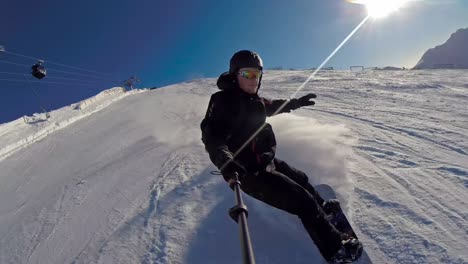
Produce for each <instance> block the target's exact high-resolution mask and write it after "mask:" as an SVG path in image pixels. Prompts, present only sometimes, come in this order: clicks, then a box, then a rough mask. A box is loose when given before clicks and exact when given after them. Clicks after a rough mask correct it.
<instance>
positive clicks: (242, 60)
mask: <svg viewBox="0 0 468 264" xmlns="http://www.w3.org/2000/svg"><path fill="white" fill-rule="evenodd" d="M240 68H259V69H260V70H263V61H262V58H260V55H258V53H257V52H255V51H250V50H241V51H238V52H236V53H235V54H234V55H233V56H232V58H231V61H230V62H229V73H235V72H236V71H238V70H239V69H240Z"/></svg>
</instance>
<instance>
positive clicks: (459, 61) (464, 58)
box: [414, 28, 468, 69]
mask: <svg viewBox="0 0 468 264" xmlns="http://www.w3.org/2000/svg"><path fill="white" fill-rule="evenodd" d="M467 47H468V28H461V29H459V30H457V31H456V32H455V33H453V34H452V35H451V36H450V38H449V39H448V40H447V41H446V42H445V43H444V44H442V45H439V46H436V47H434V48H431V49H429V50H427V51H426V52H425V53H424V55H423V56H422V58H421V59H420V60H419V62H418V63H417V64H416V66H414V68H415V69H434V68H445V69H449V68H453V69H468V48H467Z"/></svg>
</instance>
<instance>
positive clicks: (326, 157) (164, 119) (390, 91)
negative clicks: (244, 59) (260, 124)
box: [0, 71, 468, 263]
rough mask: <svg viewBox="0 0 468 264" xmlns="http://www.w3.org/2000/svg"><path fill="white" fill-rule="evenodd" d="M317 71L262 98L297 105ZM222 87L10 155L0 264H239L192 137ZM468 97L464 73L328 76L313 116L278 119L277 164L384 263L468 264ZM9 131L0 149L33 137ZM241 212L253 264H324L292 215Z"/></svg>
mask: <svg viewBox="0 0 468 264" xmlns="http://www.w3.org/2000/svg"><path fill="white" fill-rule="evenodd" d="M309 73H310V72H302V71H269V72H267V73H266V74H265V76H264V81H263V83H264V84H263V87H262V90H261V92H260V93H261V94H262V95H265V96H269V97H272V98H287V97H288V96H289V95H290V94H291V93H292V92H294V90H295V89H296V88H297V87H298V86H299V85H300V84H301V83H302V82H303V81H304V80H305V79H306V78H307V77H308V74H309ZM215 81H216V80H214V79H200V80H194V81H191V82H186V83H181V84H177V85H173V86H169V87H165V88H163V89H156V90H151V91H139V92H138V93H136V94H133V95H132V96H122V97H119V98H118V100H115V101H113V103H112V104H108V102H109V100H110V99H109V100H107V99H104V100H101V101H99V102H97V103H96V105H95V107H97V106H98V105H106V104H107V106H106V107H105V108H101V110H100V111H96V112H94V113H92V114H90V115H88V116H86V117H85V118H82V119H80V120H78V121H76V122H70V123H68V124H67V125H66V126H63V127H62V128H61V129H60V130H55V131H51V132H50V133H47V135H46V136H44V137H42V138H41V140H36V141H34V142H33V143H31V144H28V145H25V146H23V147H22V148H19V149H16V150H15V151H14V152H11V153H9V154H8V155H6V156H4V157H3V158H2V160H0V263H239V262H240V259H241V256H240V251H239V241H238V231H237V230H238V229H237V228H238V227H237V225H236V224H235V223H234V222H233V221H232V220H231V219H230V218H229V217H228V216H227V211H228V209H229V208H230V207H231V206H233V204H234V197H233V193H232V192H231V190H230V189H229V188H228V187H227V185H226V184H225V183H224V181H223V180H222V178H221V176H219V175H212V174H210V172H211V171H214V170H215V168H214V166H213V165H211V163H210V161H209V159H208V156H207V154H206V153H205V152H204V149H203V146H202V144H201V142H200V132H199V128H198V126H199V122H200V120H201V119H202V117H203V116H204V114H205V110H206V105H207V102H208V99H209V95H210V94H211V93H213V92H215V91H216V90H217V89H216V87H215V86H214V84H215ZM467 83H468V72H466V71H416V72H413V71H411V72H406V71H401V72H394V71H392V72H385V71H378V72H365V73H362V74H356V73H349V72H326V73H323V74H320V76H318V78H317V79H315V80H313V81H311V82H310V83H309V84H308V85H307V86H306V88H305V89H306V91H304V92H310V91H313V92H315V93H317V94H318V95H319V98H318V99H317V105H316V106H314V107H310V108H305V109H301V110H298V111H295V112H294V113H292V114H282V115H279V116H277V117H274V118H270V119H269V122H271V123H272V125H273V127H274V129H275V131H276V133H277V139H278V157H279V158H282V159H285V160H287V161H289V162H290V163H291V164H293V165H295V166H296V167H298V168H300V169H302V170H304V171H306V172H307V173H308V175H309V177H310V180H311V181H312V182H313V183H315V184H318V183H329V184H331V185H332V186H334V187H335V189H337V191H338V194H339V197H340V199H341V200H342V203H343V204H344V205H345V207H346V208H347V212H348V216H349V217H350V219H351V221H352V222H353V225H354V226H355V229H356V231H357V233H358V235H359V237H360V238H361V239H362V240H363V242H364V244H365V246H366V249H367V252H368V253H369V255H370V257H371V258H372V260H373V261H374V263H467V262H468V254H467V253H466V243H467V242H468V231H467V230H468V222H467V219H468V204H467V203H468V202H467V201H468V192H467V188H468V165H467V164H468V162H467V161H468V157H467V154H468V140H467V139H468V136H467V135H468V109H467V108H466V105H465V104H466V101H467V99H468V86H467V85H466V84H467ZM65 110H66V108H64V109H59V110H57V112H53V113H52V116H65V114H64V115H61V114H60V113H62V112H60V111H65ZM67 111H69V110H67ZM73 113H76V112H73ZM14 122H16V121H13V122H12V123H8V124H3V125H1V126H0V134H1V135H2V137H1V138H0V149H4V148H5V147H6V146H8V145H11V144H12V142H21V140H24V137H28V136H30V135H31V133H32V132H28V133H29V134H28V133H26V134H19V133H17V134H12V133H11V131H14V130H13V128H12V127H14V126H15V123H14ZM44 123H45V122H44ZM40 124H42V123H40ZM24 129H25V128H22V130H24ZM26 129H31V131H33V130H34V131H33V134H37V133H39V132H40V131H41V130H42V129H47V126H46V125H44V126H43V127H38V124H32V125H31V127H28V128H26ZM15 131H16V130H15ZM4 135H8V136H7V137H5V136H4ZM245 199H246V203H247V205H248V206H249V210H250V215H249V225H250V228H251V236H252V240H253V243H254V249H255V254H256V258H257V263H311V262H313V263H315V262H318V263H321V262H323V260H322V259H321V257H320V255H319V253H318V251H317V250H316V249H315V247H314V246H313V244H312V242H311V241H310V239H309V238H308V236H307V234H306V233H305V231H304V230H303V227H302V226H301V225H300V222H299V220H298V219H297V218H296V217H294V216H291V215H288V214H287V213H284V212H282V211H279V210H277V209H274V208H270V207H268V206H265V205H264V204H262V203H261V202H258V201H256V200H253V199H250V198H249V197H245Z"/></svg>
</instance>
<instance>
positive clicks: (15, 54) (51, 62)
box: [3, 50, 111, 76]
mask: <svg viewBox="0 0 468 264" xmlns="http://www.w3.org/2000/svg"><path fill="white" fill-rule="evenodd" d="M3 52H5V53H7V54H11V55H14V56H19V57H23V58H28V59H32V60H37V61H39V60H43V61H47V63H48V64H55V65H59V66H62V67H68V68H72V69H75V70H81V71H87V72H90V73H95V74H100V75H108V76H109V75H111V74H110V73H102V72H98V71H93V70H87V69H83V68H79V67H75V66H70V65H66V64H63V63H58V62H53V61H49V60H45V59H39V58H35V57H31V56H26V55H23V54H18V53H14V52H11V51H6V50H4V51H3Z"/></svg>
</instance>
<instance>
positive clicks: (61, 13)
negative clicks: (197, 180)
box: [0, 0, 468, 123]
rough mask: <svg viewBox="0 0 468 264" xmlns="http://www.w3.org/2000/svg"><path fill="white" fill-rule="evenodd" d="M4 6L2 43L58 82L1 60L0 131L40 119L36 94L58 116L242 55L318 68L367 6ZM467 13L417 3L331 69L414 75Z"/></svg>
mask: <svg viewBox="0 0 468 264" xmlns="http://www.w3.org/2000/svg"><path fill="white" fill-rule="evenodd" d="M1 6H2V16H0V45H4V46H5V48H6V50H7V51H9V52H13V53H17V54H22V55H27V56H31V57H38V58H42V59H44V60H45V61H46V64H45V66H46V67H47V68H48V69H49V74H48V76H47V77H46V78H44V79H42V80H41V81H39V82H33V83H28V82H24V80H25V77H24V76H22V75H18V74H21V73H27V74H28V73H29V72H30V69H29V66H24V65H32V64H33V63H34V60H32V59H28V58H23V57H19V56H14V55H12V54H5V53H3V54H2V53H0V72H1V73H0V90H1V93H2V96H1V97H0V109H1V111H0V123H4V122H7V121H11V120H13V119H16V118H19V117H21V116H22V115H25V114H28V115H30V114H31V113H34V112H38V111H39V107H38V100H37V98H36V97H35V96H34V94H33V92H32V90H31V86H32V87H33V88H34V89H35V90H36V91H38V93H39V95H40V101H41V103H42V104H43V105H45V106H46V108H48V109H51V108H52V109H56V108H59V107H62V106H64V105H68V104H71V103H74V102H77V101H79V100H82V99H84V98H87V97H89V96H92V95H94V94H96V93H98V92H99V91H102V90H104V89H107V88H110V87H114V86H118V85H119V83H120V82H121V81H122V80H124V79H125V78H128V77H130V76H132V75H136V76H138V77H139V78H140V79H141V82H140V83H139V84H138V85H137V86H139V87H152V86H158V87H160V86H164V85H168V84H172V83H177V82H182V81H186V80H190V79H193V78H200V77H217V76H218V75H219V74H220V73H221V72H222V71H225V70H227V67H228V61H229V58H230V57H231V56H232V54H233V53H234V52H236V51H238V50H241V49H252V50H256V51H258V52H259V53H260V54H261V56H262V58H263V60H264V63H265V66H266V67H267V68H268V67H278V66H282V67H284V68H311V67H314V66H318V65H319V64H320V63H321V62H322V61H323V60H324V59H325V58H326V57H327V56H328V55H329V53H330V52H331V51H332V50H333V49H335V47H336V46H337V45H338V44H339V43H340V42H341V41H342V40H343V39H344V38H345V37H346V36H347V35H348V34H349V32H351V31H352V30H353V29H354V28H355V27H356V26H357V25H358V24H359V23H360V22H361V21H362V20H363V19H364V18H365V17H366V15H367V13H366V9H365V7H364V6H362V5H356V4H350V3H347V2H346V1H344V0H326V1H325V0H307V1H306V0H297V1H279V0H270V1H255V0H251V1H243V0H238V1H219V0H197V1H189V0H185V1H182V0H171V1H159V0H142V1H124V0H113V1H95V0H82V1H63V0H42V1H33V0H27V1H25V0H15V1H8V2H7V1H3V3H2V4H1ZM466 14H468V1H464V0H420V1H414V2H411V3H409V4H407V5H406V6H405V8H403V9H401V10H400V11H399V12H397V13H393V14H392V15H391V16H389V17H387V18H384V19H380V20H369V21H368V22H367V23H366V24H365V25H364V26H363V27H362V28H361V29H360V30H359V31H358V32H357V34H356V35H354V36H353V38H352V39H351V40H350V41H349V42H348V43H347V44H346V45H345V46H344V48H343V49H342V50H341V51H340V52H339V53H338V54H337V55H336V56H335V57H334V58H333V59H332V60H331V61H330V62H329V64H328V65H329V66H334V67H335V68H347V67H348V66H350V65H365V66H388V65H393V66H405V67H412V66H414V65H415V64H416V63H417V61H418V60H419V58H420V57H421V56H422V54H423V53H424V52H425V51H426V50H427V49H428V48H431V47H434V46H435V45H439V44H442V43H443V42H445V41H446V40H447V39H448V37H449V36H450V34H451V33H453V32H455V31H456V30H457V29H459V28H466V27H468V18H467V16H466ZM2 61H3V62H2ZM5 61H8V62H13V63H16V64H11V63H5ZM48 61H50V62H58V63H61V64H65V65H69V66H74V67H79V68H83V69H88V70H93V71H96V72H99V73H106V75H103V74H98V73H92V72H86V71H78V70H76V71H75V69H73V68H66V67H63V66H59V65H54V64H48V63H47V62H48ZM18 64H20V65H18ZM60 71H67V72H69V73H63V72H60ZM70 72H75V73H79V74H81V75H77V74H75V75H73V74H70ZM13 73H15V74H16V75H15V74H13ZM85 75H89V76H85ZM27 78H28V79H30V80H33V79H31V78H32V77H31V76H30V75H28V77H27ZM54 78H55V79H54ZM11 80H16V81H11ZM52 82H57V83H52ZM58 82H60V83H58Z"/></svg>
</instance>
